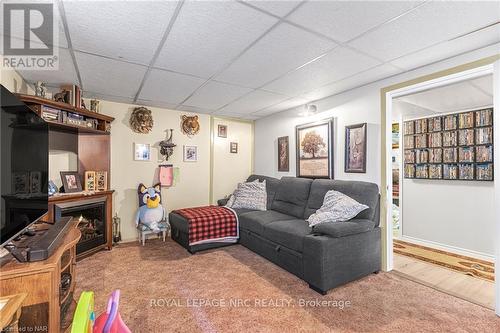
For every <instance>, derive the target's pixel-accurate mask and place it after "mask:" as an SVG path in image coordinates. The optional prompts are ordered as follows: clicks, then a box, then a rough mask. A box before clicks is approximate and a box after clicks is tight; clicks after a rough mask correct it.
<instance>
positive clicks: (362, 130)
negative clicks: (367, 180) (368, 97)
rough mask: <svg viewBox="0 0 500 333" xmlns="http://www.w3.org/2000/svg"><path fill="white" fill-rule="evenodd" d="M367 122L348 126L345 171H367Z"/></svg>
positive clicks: (346, 129) (346, 131)
mask: <svg viewBox="0 0 500 333" xmlns="http://www.w3.org/2000/svg"><path fill="white" fill-rule="evenodd" d="M367 126H368V125H367V123H362V124H356V125H350V126H346V128H345V154H344V156H345V161H344V172H346V173H366V139H367Z"/></svg>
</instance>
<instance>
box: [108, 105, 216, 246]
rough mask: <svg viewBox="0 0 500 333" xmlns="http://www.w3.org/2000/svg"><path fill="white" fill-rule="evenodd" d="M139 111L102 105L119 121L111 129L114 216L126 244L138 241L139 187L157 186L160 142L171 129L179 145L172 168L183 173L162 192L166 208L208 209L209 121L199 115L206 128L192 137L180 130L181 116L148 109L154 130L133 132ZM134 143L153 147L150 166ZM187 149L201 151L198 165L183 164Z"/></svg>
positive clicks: (175, 151)
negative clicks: (135, 151) (132, 124)
mask: <svg viewBox="0 0 500 333" xmlns="http://www.w3.org/2000/svg"><path fill="white" fill-rule="evenodd" d="M134 107H135V106H134V105H130V104H122V103H114V102H107V101H101V112H102V113H104V114H107V115H109V116H112V117H115V121H114V122H113V123H112V129H111V188H112V189H113V190H115V194H114V201H113V205H114V207H113V212H116V213H118V216H119V217H120V218H121V231H122V238H123V240H132V239H135V238H136V236H137V235H136V230H135V225H134V217H135V213H136V211H137V207H138V203H137V187H138V185H139V183H144V184H145V185H146V186H151V185H153V184H154V183H155V182H156V181H157V179H158V178H157V175H158V165H159V164H160V163H161V159H160V157H161V156H160V153H159V146H158V144H159V142H160V141H161V140H164V139H165V138H166V132H165V130H166V129H169V128H172V129H174V134H173V142H174V143H175V144H176V145H177V147H175V148H174V154H173V155H172V156H171V157H170V159H169V161H168V162H169V163H171V164H173V165H174V167H179V169H180V177H179V179H180V181H179V182H178V184H177V185H176V186H173V187H170V188H167V187H163V188H162V201H163V205H164V206H165V207H166V208H167V210H168V211H171V210H172V209H177V208H182V207H193V206H201V205H207V204H208V200H209V199H208V198H209V176H210V120H209V116H208V115H199V121H200V125H201V129H200V131H199V133H198V134H197V135H195V136H194V137H192V138H189V137H188V136H186V135H184V134H182V133H181V131H180V117H181V115H182V114H186V113H183V112H179V111H174V110H167V109H160V108H153V107H151V108H149V109H151V111H152V113H153V120H154V126H153V129H152V131H151V132H150V133H148V134H138V133H135V132H133V131H132V130H131V128H130V127H129V124H128V121H129V118H130V114H131V112H132V110H133V108H134ZM134 142H135V143H148V144H150V145H151V161H147V162H146V161H134V158H133V146H134ZM183 145H195V146H198V161H197V162H183V156H182V155H183V154H182V153H183Z"/></svg>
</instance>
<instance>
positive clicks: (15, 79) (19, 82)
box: [0, 56, 34, 94]
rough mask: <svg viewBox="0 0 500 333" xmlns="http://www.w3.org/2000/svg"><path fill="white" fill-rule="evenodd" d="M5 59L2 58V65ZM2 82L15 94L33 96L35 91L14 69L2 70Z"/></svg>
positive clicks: (0, 58)
mask: <svg viewBox="0 0 500 333" xmlns="http://www.w3.org/2000/svg"><path fill="white" fill-rule="evenodd" d="M2 59H3V57H2V56H0V63H3V60H2ZM0 82H1V84H2V85H3V86H4V87H5V88H7V89H8V90H9V91H10V92H13V93H23V94H33V93H34V91H33V89H32V88H31V87H30V86H28V85H27V84H26V82H25V81H24V79H23V78H22V77H21V75H19V73H18V72H16V71H15V70H13V69H5V68H4V67H1V69H0Z"/></svg>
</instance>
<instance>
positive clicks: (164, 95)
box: [139, 69, 205, 104]
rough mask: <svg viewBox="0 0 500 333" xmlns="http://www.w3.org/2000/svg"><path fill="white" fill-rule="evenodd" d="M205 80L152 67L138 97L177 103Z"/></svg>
mask: <svg viewBox="0 0 500 333" xmlns="http://www.w3.org/2000/svg"><path fill="white" fill-rule="evenodd" d="M204 82H205V80H204V79H200V78H198V77H194V76H190V75H184V74H178V73H173V72H169V71H165V70H160V69H152V70H151V72H150V73H149V75H148V77H147V79H146V81H145V82H144V86H143V87H142V90H141V94H140V96H139V98H140V99H145V100H150V101H155V102H166V103H170V104H179V103H181V102H182V101H183V100H184V99H186V97H188V96H189V95H190V94H192V93H193V92H194V91H195V90H196V89H197V88H198V87H199V86H201V85H202V84H203V83H204Z"/></svg>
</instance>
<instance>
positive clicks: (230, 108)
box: [217, 90, 289, 114]
mask: <svg viewBox="0 0 500 333" xmlns="http://www.w3.org/2000/svg"><path fill="white" fill-rule="evenodd" d="M288 98H289V97H287V96H283V95H280V94H275V93H271V92H268V91H264V90H255V91H253V92H251V93H249V94H248V95H245V96H243V97H242V98H240V99H238V100H236V101H234V102H232V103H231V104H229V105H227V106H225V107H223V108H222V109H220V110H218V111H217V114H219V113H239V114H250V113H253V112H255V111H258V110H260V109H263V108H265V107H269V106H271V105H274V104H277V103H280V102H282V101H284V100H285V99H288Z"/></svg>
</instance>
